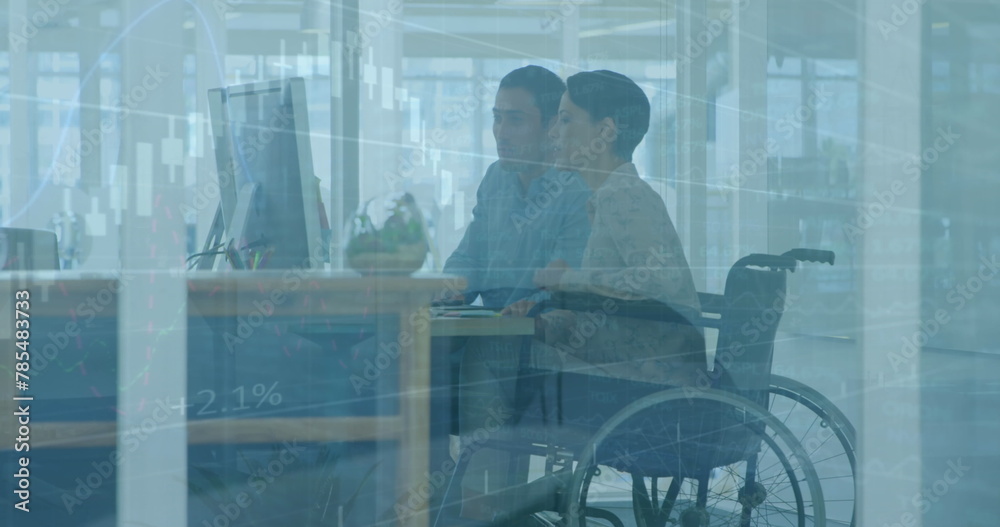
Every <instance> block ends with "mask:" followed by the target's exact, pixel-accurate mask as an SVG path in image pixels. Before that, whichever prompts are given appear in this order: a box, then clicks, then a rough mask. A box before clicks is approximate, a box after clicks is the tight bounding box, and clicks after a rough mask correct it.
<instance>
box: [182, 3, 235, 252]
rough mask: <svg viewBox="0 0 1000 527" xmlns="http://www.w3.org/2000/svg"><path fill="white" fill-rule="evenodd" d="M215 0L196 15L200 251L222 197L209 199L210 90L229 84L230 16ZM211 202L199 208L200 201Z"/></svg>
mask: <svg viewBox="0 0 1000 527" xmlns="http://www.w3.org/2000/svg"><path fill="white" fill-rule="evenodd" d="M216 5H217V2H216V1H215V0H198V2H197V7H198V9H200V10H201V13H202V15H203V16H201V17H199V16H195V17H194V18H193V21H194V35H195V86H196V88H195V89H196V90H197V97H196V98H195V101H196V102H195V104H196V106H195V112H196V116H195V123H194V126H195V127H197V130H196V131H195V141H197V143H196V144H195V145H194V150H195V152H194V153H195V158H194V171H195V196H198V197H199V198H201V199H195V200H194V203H189V205H192V208H193V209H194V210H195V212H196V213H197V216H198V217H197V225H198V227H197V229H195V232H196V238H195V240H196V241H195V250H197V251H200V250H201V247H202V245H203V243H204V241H205V237H206V236H208V231H209V229H210V228H211V226H212V220H213V219H214V218H215V211H216V207H217V206H218V202H219V200H218V199H205V198H206V197H207V196H213V195H215V194H214V193H213V192H210V189H214V186H215V185H218V184H219V181H218V174H217V170H216V164H215V150H214V146H213V144H212V132H211V123H212V120H211V116H210V114H209V111H208V90H210V89H212V88H221V87H223V86H225V85H226V49H227V45H226V43H227V38H226V20H225V16H224V15H223V16H219V12H218V11H217V10H216V9H215V6H216ZM206 203H207V206H205V207H204V208H199V207H198V206H199V205H205V204H206Z"/></svg>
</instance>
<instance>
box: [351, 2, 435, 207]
mask: <svg viewBox="0 0 1000 527" xmlns="http://www.w3.org/2000/svg"><path fill="white" fill-rule="evenodd" d="M358 5H359V6H360V17H359V29H360V31H361V36H360V39H361V43H362V46H361V48H362V49H361V68H360V69H361V71H360V73H361V83H360V86H361V88H360V92H361V93H360V96H359V99H360V104H359V107H360V130H359V133H360V136H361V167H360V185H361V199H362V200H366V199H368V198H371V197H375V196H381V195H383V194H385V193H387V192H390V191H393V190H395V191H400V190H402V189H403V188H405V185H406V184H407V182H406V181H401V180H400V178H399V174H397V172H398V170H397V167H398V166H399V163H400V154H401V152H402V150H401V149H400V138H401V135H400V134H401V133H402V127H401V125H400V123H401V122H402V108H401V102H400V101H399V100H398V99H397V97H396V89H397V88H401V87H402V82H401V80H402V74H403V73H402V69H403V68H402V66H403V25H402V23H401V21H402V13H403V3H402V1H401V0H370V1H368V0H366V1H365V2H358ZM430 154H431V152H430V149H428V152H427V155H428V156H430ZM424 162H425V165H426V166H428V167H430V166H433V161H432V160H431V159H429V158H428V159H425V160H424ZM411 177H412V176H411ZM351 212H353V211H351Z"/></svg>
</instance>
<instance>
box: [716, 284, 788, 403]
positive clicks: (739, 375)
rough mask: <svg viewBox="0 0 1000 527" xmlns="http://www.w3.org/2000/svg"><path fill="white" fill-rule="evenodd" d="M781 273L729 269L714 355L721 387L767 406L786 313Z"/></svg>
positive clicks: (784, 289) (784, 288)
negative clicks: (777, 337) (776, 343)
mask: <svg viewBox="0 0 1000 527" xmlns="http://www.w3.org/2000/svg"><path fill="white" fill-rule="evenodd" d="M785 272H786V271H785V269H783V268H755V267H749V266H742V265H736V266H733V268H732V269H731V270H730V271H729V275H728V276H727V277H726V289H725V293H724V295H723V306H722V310H721V311H722V313H721V314H722V319H721V321H720V326H719V339H718V345H717V346H716V352H715V368H716V369H717V370H719V371H716V372H715V373H716V375H717V376H718V377H717V378H718V379H719V388H721V389H724V390H728V391H733V392H735V393H738V394H740V395H742V396H744V397H747V398H748V399H750V400H752V401H755V402H758V403H760V404H762V405H765V406H766V403H767V388H768V386H769V384H770V376H771V362H772V358H773V354H774V339H775V335H776V333H777V331H778V325H779V324H780V323H781V316H782V314H783V313H784V311H785V291H786V281H787V277H786V275H785ZM720 369H721V370H720Z"/></svg>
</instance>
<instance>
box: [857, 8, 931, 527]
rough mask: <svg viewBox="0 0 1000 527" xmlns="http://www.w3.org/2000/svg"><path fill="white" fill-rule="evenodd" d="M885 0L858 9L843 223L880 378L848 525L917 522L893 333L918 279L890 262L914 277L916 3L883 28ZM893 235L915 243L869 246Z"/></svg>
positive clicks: (867, 396)
mask: <svg viewBox="0 0 1000 527" xmlns="http://www.w3.org/2000/svg"><path fill="white" fill-rule="evenodd" d="M895 4H896V1H895V0H869V1H867V2H864V3H863V4H861V5H863V6H864V7H863V8H862V12H861V13H860V15H861V16H859V17H858V20H860V21H862V22H861V24H862V25H859V33H860V42H859V44H860V45H859V46H858V49H859V50H861V53H860V55H861V57H862V64H861V73H862V76H861V82H862V85H861V94H862V103H861V104H862V106H861V110H862V119H861V130H860V134H861V143H860V144H861V145H863V146H862V148H864V149H865V150H863V151H862V156H861V158H862V167H861V168H862V171H861V181H862V183H861V189H860V195H859V207H860V209H861V210H862V211H864V213H863V214H861V215H859V217H858V218H857V219H856V220H854V221H853V222H852V223H850V224H848V225H846V226H845V228H846V229H847V231H846V233H847V235H848V237H849V239H851V240H853V241H854V243H855V244H856V245H857V246H859V247H860V249H861V251H860V253H861V276H860V282H861V305H860V306H859V308H860V309H859V310H858V311H859V313H861V315H860V317H861V320H860V324H861V326H860V330H859V334H860V342H861V351H862V358H861V364H860V366H861V371H860V372H859V376H860V377H861V378H867V379H882V380H884V385H876V386H872V387H871V388H870V389H868V390H866V391H865V392H864V393H863V394H862V414H861V422H860V423H858V426H857V430H858V433H859V440H860V457H859V460H858V461H859V466H860V467H861V468H862V470H861V471H860V474H859V476H860V478H859V480H858V490H859V492H858V498H859V500H858V502H859V506H860V510H859V517H858V522H857V524H858V525H874V526H881V525H906V526H908V527H919V526H920V525H921V524H922V512H921V510H920V507H919V502H918V503H914V496H919V495H920V492H921V466H922V460H921V444H920V411H921V410H920V387H919V382H918V381H919V375H920V353H919V350H908V349H905V348H904V347H903V343H902V337H904V336H905V337H912V336H913V335H914V334H915V333H916V331H917V330H918V326H919V318H920V283H919V281H916V280H912V279H907V278H905V275H906V274H907V273H905V272H900V271H901V270H906V269H914V268H916V271H917V272H916V273H914V274H915V276H920V273H919V270H920V264H921V255H920V246H921V238H920V221H919V220H920V217H919V212H920V204H921V200H920V195H921V188H920V175H919V173H918V174H916V175H915V176H914V175H911V174H908V173H907V172H904V167H905V166H906V163H907V161H908V160H910V159H912V158H914V157H916V156H917V155H919V152H920V147H921V108H920V104H921V101H922V98H921V97H922V93H921V86H922V79H921V53H922V46H921V26H922V20H921V18H922V16H921V13H920V12H919V11H918V12H917V13H916V14H914V15H912V16H910V17H909V19H908V20H907V21H906V23H904V24H901V25H896V24H893V27H895V29H896V30H895V31H892V32H890V33H889V34H888V35H885V36H883V34H882V27H883V24H885V23H888V22H890V21H893V20H895V19H893V18H892V17H893V9H894V8H895V9H898V8H896V7H895ZM913 4H914V6H916V5H919V3H918V2H913ZM918 9H919V8H918ZM887 195H888V196H892V197H893V200H892V204H891V205H889V206H888V207H887V206H886V205H885V203H883V202H882V201H880V197H881V199H882V200H886V198H885V196H887ZM886 201H887V200H886ZM898 240H907V241H908V242H911V241H916V243H903V244H899V245H898V246H899V247H900V248H899V249H898V250H896V251H884V250H883V251H879V250H878V249H879V246H882V247H887V246H890V245H891V246H894V247H895V246H897V244H893V243H892V242H894V241H898ZM887 409H888V410H891V411H887ZM899 437H906V438H910V440H909V441H903V442H900V441H899V440H898V439H897V438H899Z"/></svg>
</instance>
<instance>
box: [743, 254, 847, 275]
mask: <svg viewBox="0 0 1000 527" xmlns="http://www.w3.org/2000/svg"><path fill="white" fill-rule="evenodd" d="M833 261H834V254H833V251H822V250H819V249H801V248H800V249H792V250H791V251H788V252H786V253H784V254H781V255H777V254H751V255H749V256H744V257H743V258H740V259H739V260H738V261H737V262H736V263H735V264H733V267H734V268H735V267H751V266H752V267H767V268H770V269H771V270H773V271H791V272H793V273H794V272H795V268H796V267H798V263H799V262H819V263H826V264H830V265H833Z"/></svg>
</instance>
